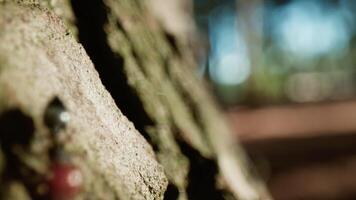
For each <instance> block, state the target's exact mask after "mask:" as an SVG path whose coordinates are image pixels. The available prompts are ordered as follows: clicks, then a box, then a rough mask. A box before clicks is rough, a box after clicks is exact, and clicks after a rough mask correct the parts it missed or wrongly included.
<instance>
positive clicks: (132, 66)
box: [0, 0, 270, 200]
mask: <svg viewBox="0 0 356 200" xmlns="http://www.w3.org/2000/svg"><path fill="white" fill-rule="evenodd" d="M0 2H1V1H0ZM14 2H16V3H14ZM190 6H191V5H190V2H189V1H171V2H165V1H159V0H146V1H137V0H104V1H100V0H91V1H85V0H73V2H69V1H66V0H63V1H52V0H47V1H38V2H37V1H36V0H33V1H31V0H29V1H25V0H24V1H12V0H5V1H2V3H0V17H2V18H0V112H5V111H7V110H9V109H10V108H11V109H14V108H16V109H19V110H21V111H22V112H24V113H26V115H28V116H30V118H31V119H32V120H33V122H34V135H33V136H32V137H31V138H29V139H28V141H27V142H26V144H23V143H21V144H18V143H19V141H20V140H21V139H19V140H11V144H8V145H4V144H5V143H6V142H8V140H5V139H4V138H6V136H4V134H6V133H5V132H2V133H1V138H0V140H1V141H2V142H3V144H2V148H3V150H2V151H3V156H2V157H3V159H2V160H3V161H2V162H1V163H2V164H1V163H0V170H1V169H2V175H3V178H2V182H0V184H1V188H6V189H5V190H2V193H3V194H2V195H5V196H7V197H9V196H10V197H13V195H23V196H22V197H21V198H23V199H24V198H25V196H26V194H27V195H30V196H33V195H34V194H33V191H31V189H33V188H32V187H36V184H37V183H36V180H37V179H36V178H35V177H37V175H38V179H41V176H43V174H46V173H48V172H47V171H48V166H49V165H50V163H49V161H48V156H49V152H48V151H49V150H48V149H49V147H48V146H50V145H49V144H47V143H51V141H48V140H50V139H48V131H47V129H46V127H44V125H43V123H42V121H43V120H42V113H43V112H44V108H45V107H46V102H48V101H49V100H50V98H51V97H53V95H58V96H59V97H60V98H61V99H62V100H63V103H64V104H65V105H66V106H67V107H68V108H69V111H70V112H71V113H72V115H73V119H72V121H70V122H69V124H68V127H67V130H68V129H69V130H70V131H66V132H68V133H67V135H66V136H67V137H68V138H69V139H64V140H63V148H64V149H65V150H66V151H67V153H68V154H69V155H70V156H71V157H73V160H74V162H75V163H77V165H78V166H79V167H80V169H81V170H82V171H83V174H84V186H83V187H84V189H83V192H82V193H83V194H81V195H79V197H78V198H79V199H88V198H94V199H162V198H163V197H164V198H165V199H182V200H183V199H230V198H232V199H235V198H238V199H246V200H254V199H264V200H265V199H270V197H269V194H268V192H267V191H266V189H265V186H264V184H263V183H262V182H261V181H260V180H259V178H258V177H256V176H255V175H253V173H252V172H251V167H250V166H248V162H247V159H246V157H245V154H244V151H243V150H242V149H241V148H240V146H239V145H238V144H237V143H236V142H235V139H234V138H233V135H232V134H231V130H230V128H229V127H228V125H227V123H226V121H225V119H224V117H223V115H222V114H221V113H220V111H219V109H218V108H217V107H218V106H217V105H216V103H215V101H214V99H213V98H212V97H211V96H210V94H208V91H207V90H206V88H205V87H204V85H203V84H202V83H201V81H200V80H198V79H197V78H196V77H195V75H194V66H196V62H195V59H194V57H193V56H192V55H194V52H193V49H194V46H191V41H190V38H191V37H192V36H193V35H194V26H193V23H192V21H190V20H191V19H190V13H189V12H188V13H186V10H187V8H189V7H190ZM46 8H47V9H48V10H47V9H46ZM190 8H191V7H190ZM188 10H189V9H188ZM52 11H53V12H54V13H55V15H58V16H59V17H60V18H61V20H63V21H64V23H65V26H66V27H67V28H68V30H69V32H71V33H69V32H67V31H65V28H64V27H63V24H62V22H60V20H59V18H57V16H55V15H54V14H52ZM12 15H13V19H12V18H11V16H12ZM27 16H28V18H27ZM36 20H38V21H36ZM11 31H13V34H11V33H12V32H11ZM72 35H73V36H74V37H76V38H77V40H78V42H80V43H81V44H82V45H83V47H84V49H85V51H86V53H87V54H88V56H89V57H90V59H91V61H92V62H93V64H94V67H95V69H96V71H97V72H98V74H99V77H100V80H101V82H102V84H103V85H104V86H105V89H106V90H107V91H108V92H109V93H110V95H111V97H112V98H113V100H114V101H113V102H115V104H116V106H118V107H119V109H120V110H121V112H122V113H123V114H124V115H125V116H126V117H127V118H128V119H129V120H130V121H132V122H133V124H134V126H135V128H136V129H138V131H139V132H140V133H141V134H142V135H143V136H144V137H145V138H146V140H147V141H148V142H149V143H150V145H151V146H152V148H153V151H154V153H155V158H156V159H157V160H158V163H159V164H158V163H155V159H154V158H152V155H151V151H152V149H151V148H150V147H148V146H147V145H146V143H145V142H144V141H141V140H140V138H141V136H136V135H138V134H137V132H136V131H135V130H132V128H131V126H132V125H131V123H130V122H129V121H127V120H126V119H125V118H123V117H121V116H122V114H121V112H120V111H118V110H117V109H116V108H115V106H112V105H111V103H110V102H112V100H111V98H110V97H109V96H108V95H107V94H106V91H105V90H104V88H103V87H102V86H101V85H100V84H101V83H100V81H99V80H97V79H98V77H97V74H96V72H95V71H94V69H92V64H91V62H90V60H89V59H88V58H87V56H86V55H85V52H84V51H83V49H82V47H81V46H80V45H78V44H76V43H75V41H74V39H73V37H72ZM52 65H54V67H52ZM22 73H23V74H22ZM52 76H53V77H52ZM9 77H11V78H12V79H11V80H10V78H9ZM22 94H26V95H22ZM23 97H26V98H23ZM103 102H109V103H108V105H110V106H106V104H105V105H101V104H102V103H103ZM96 116H97V118H95V117H96ZM116 123H118V124H119V125H118V127H117V128H115V127H116ZM113 124H115V125H113ZM120 124H123V125H120ZM2 126H5V127H6V126H7V124H6V123H5V124H4V123H2ZM3 130H5V129H3ZM69 132H70V133H69ZM89 132H91V133H93V134H91V135H89V134H88V133H89ZM103 132H107V133H108V134H102V133H103ZM109 133H110V134H109ZM94 134H95V135H94ZM118 135H119V136H118ZM19 137H20V138H21V137H24V136H23V135H21V134H20V136H19ZM136 137H137V138H136ZM44 138H45V139H44ZM46 138H47V139H46ZM21 141H22V140H21ZM46 145H47V146H46ZM14 146H16V147H18V146H20V149H28V148H29V149H30V151H28V152H26V151H25V152H23V151H15V152H14V151H13V149H19V148H14ZM137 146H138V147H137ZM141 146H142V148H141ZM145 149H147V151H145ZM127 159H128V160H127ZM13 160H16V162H15V161H14V162H13ZM3 163H5V164H3ZM14 163H17V164H18V165H17V166H9V165H12V164H14ZM150 163H151V164H150ZM160 165H162V166H163V169H164V174H162V173H161V171H160V170H161V168H160ZM1 166H3V167H1ZM11 168H12V170H14V169H17V168H19V169H20V168H21V170H19V171H21V173H22V172H23V171H24V170H23V169H25V171H26V170H27V171H28V172H27V173H25V175H23V174H21V173H20V174H17V175H16V176H8V174H9V173H8V172H9V169H11ZM10 171H11V170H10ZM0 172H1V171H0ZM29 172H30V174H31V173H32V176H28V174H29ZM14 177H15V178H14ZM166 178H167V179H166ZM28 179H32V180H28ZM35 179H36V180H35ZM167 180H168V187H167ZM14 182H15V183H14ZM140 184H141V185H140ZM166 187H167V189H166ZM19 188H20V189H19ZM19 191H22V192H19ZM89 191H90V192H89ZM19 198H20V197H19V196H17V197H16V199H19ZM13 199H14V198H13Z"/></svg>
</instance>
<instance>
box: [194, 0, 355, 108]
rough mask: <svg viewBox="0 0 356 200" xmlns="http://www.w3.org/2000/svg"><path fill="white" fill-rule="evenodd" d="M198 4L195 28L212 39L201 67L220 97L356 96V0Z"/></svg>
mask: <svg viewBox="0 0 356 200" xmlns="http://www.w3.org/2000/svg"><path fill="white" fill-rule="evenodd" d="M195 5H196V9H195V12H196V13H195V14H196V20H197V24H198V27H200V30H201V32H202V34H206V35H207V36H208V38H209V43H210V49H209V53H208V57H207V58H206V59H207V60H208V62H207V64H206V65H204V66H202V68H203V70H200V71H204V72H205V74H206V75H207V77H208V79H209V80H210V81H211V83H212V85H213V86H214V88H215V91H216V94H217V95H218V97H219V98H220V100H221V101H222V102H223V103H225V104H236V103H237V104H275V103H288V102H298V103H303V102H319V101H334V100H345V99H350V98H353V97H354V96H355V95H356V93H355V91H356V76H354V74H355V72H356V70H355V68H354V65H355V64H356V58H355V57H354V56H353V55H354V54H355V53H356V37H355V30H356V14H355V13H354V10H356V2H355V1H352V0H338V1H331V0H325V1H321V0H310V1H307V0H290V1H276V0H275V1H272V0H268V1H267V0H266V1H263V0H256V1H239V0H238V1H237V2H235V1H232V0H224V1H219V2H215V1H206V3H205V4H204V3H203V2H202V1H196V4H195ZM246 8H247V9H246ZM246 10H247V11H246ZM261 22H262V23H261Z"/></svg>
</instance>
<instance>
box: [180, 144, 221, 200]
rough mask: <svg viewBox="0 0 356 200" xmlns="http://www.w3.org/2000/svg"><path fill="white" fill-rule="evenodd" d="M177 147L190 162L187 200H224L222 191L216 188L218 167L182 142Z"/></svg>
mask: <svg viewBox="0 0 356 200" xmlns="http://www.w3.org/2000/svg"><path fill="white" fill-rule="evenodd" d="M179 146H180V148H181V150H182V152H183V154H184V155H185V156H187V157H188V159H189V162H190V170H189V174H188V180H189V181H188V187H187V193H188V199H191V200H199V199H206V200H210V199H211V200H224V191H222V190H219V189H218V188H217V187H216V186H217V185H216V175H217V174H218V167H217V165H216V163H215V161H214V160H210V159H207V158H204V157H203V156H201V154H200V153H199V152H198V151H197V150H195V149H193V148H192V147H191V146H190V145H188V144H187V143H185V142H183V141H179Z"/></svg>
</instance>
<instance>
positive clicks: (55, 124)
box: [44, 97, 70, 133]
mask: <svg viewBox="0 0 356 200" xmlns="http://www.w3.org/2000/svg"><path fill="white" fill-rule="evenodd" d="M69 120H70V115H69V112H68V111H67V109H66V107H65V106H64V105H63V103H62V102H61V101H60V100H59V98H58V97H55V98H54V99H53V100H52V101H51V102H50V103H49V104H48V105H47V107H46V109H45V113H44V123H45V125H46V126H47V127H48V128H49V129H50V131H51V132H52V133H58V132H59V131H61V130H62V129H64V128H65V127H66V125H67V123H68V122H69Z"/></svg>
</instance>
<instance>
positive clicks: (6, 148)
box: [0, 109, 41, 199]
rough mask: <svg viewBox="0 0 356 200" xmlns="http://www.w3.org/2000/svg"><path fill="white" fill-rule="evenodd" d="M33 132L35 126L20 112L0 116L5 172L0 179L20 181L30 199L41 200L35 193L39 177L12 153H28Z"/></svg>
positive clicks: (11, 111) (0, 136)
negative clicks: (19, 151)
mask: <svg viewBox="0 0 356 200" xmlns="http://www.w3.org/2000/svg"><path fill="white" fill-rule="evenodd" d="M34 132H35V125H34V122H33V120H32V118H31V117H30V116H27V115H25V114H24V113H23V112H21V111H20V110H17V109H15V110H9V111H6V112H5V113H3V114H2V115H1V116H0V143H1V148H2V152H3V153H4V157H5V158H6V161H5V163H6V166H5V169H4V170H5V171H6V172H5V173H3V175H4V176H3V177H2V179H3V180H4V181H6V182H11V181H20V182H22V183H24V185H25V187H26V188H27V189H28V191H29V193H30V194H29V195H30V196H31V197H32V198H34V199H41V196H39V195H38V194H37V193H36V192H35V191H36V186H37V185H38V183H39V182H40V181H41V177H40V176H38V174H36V173H35V172H34V171H33V170H31V169H30V168H28V167H26V166H24V163H22V162H21V160H20V159H19V157H18V154H16V152H14V150H15V149H16V150H17V151H18V150H21V151H24V152H25V151H29V149H28V148H29V145H30V141H31V140H32V138H33V136H34ZM0 193H1V191H0ZM0 195H1V194H0ZM0 198H1V196H0Z"/></svg>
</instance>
